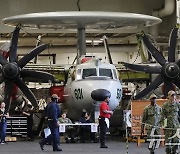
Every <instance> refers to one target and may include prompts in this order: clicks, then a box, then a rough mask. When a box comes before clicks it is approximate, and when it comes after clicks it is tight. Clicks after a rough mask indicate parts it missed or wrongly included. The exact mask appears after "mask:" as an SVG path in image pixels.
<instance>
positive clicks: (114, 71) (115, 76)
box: [113, 69, 118, 79]
mask: <svg viewBox="0 0 180 154" xmlns="http://www.w3.org/2000/svg"><path fill="white" fill-rule="evenodd" d="M113 74H114V79H118V77H117V73H116V70H115V69H113Z"/></svg>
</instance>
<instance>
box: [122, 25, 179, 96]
mask: <svg viewBox="0 0 180 154" xmlns="http://www.w3.org/2000/svg"><path fill="white" fill-rule="evenodd" d="M177 32H178V28H177V27H175V28H173V30H172V32H171V34H170V39H169V48H168V60H166V59H165V58H164V57H163V55H162V54H161V52H160V51H158V50H157V49H156V48H155V47H154V46H153V45H152V43H151V42H150V41H149V39H148V37H147V35H146V34H143V36H142V38H143V41H144V44H145V46H146V47H147V49H148V51H149V52H150V53H151V54H152V56H153V57H154V58H155V59H156V61H157V62H158V63H159V64H160V66H149V65H135V64H129V63H124V64H125V66H126V67H127V68H130V69H132V70H136V71H141V72H146V73H154V74H159V75H158V76H157V77H156V78H155V80H154V81H153V82H151V84H150V85H149V86H147V87H146V88H145V89H144V90H142V91H141V92H140V93H138V94H137V95H136V96H135V99H140V98H142V97H144V96H145V95H147V94H148V93H149V92H151V91H152V90H154V89H156V88H157V87H158V86H159V85H160V84H162V83H163V82H164V87H165V92H164V95H165V97H167V95H168V91H170V90H173V87H174V86H173V84H175V85H176V86H177V87H179V88H180V60H178V61H175V49H176V38H177Z"/></svg>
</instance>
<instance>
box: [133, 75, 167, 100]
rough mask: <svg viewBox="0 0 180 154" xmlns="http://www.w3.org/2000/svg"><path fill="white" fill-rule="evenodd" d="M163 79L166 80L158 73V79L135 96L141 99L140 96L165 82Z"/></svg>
mask: <svg viewBox="0 0 180 154" xmlns="http://www.w3.org/2000/svg"><path fill="white" fill-rule="evenodd" d="M163 81H164V78H163V77H162V76H161V75H158V76H157V77H156V79H155V80H154V81H153V82H151V84H150V85H149V86H147V87H146V88H145V89H144V90H142V91H141V92H140V93H138V94H137V95H136V96H135V99H140V98H142V97H144V96H145V95H147V94H148V93H149V92H151V91H152V90H154V89H156V88H157V87H158V86H159V85H160V84H161V83H163Z"/></svg>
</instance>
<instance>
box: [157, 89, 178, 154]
mask: <svg viewBox="0 0 180 154" xmlns="http://www.w3.org/2000/svg"><path fill="white" fill-rule="evenodd" d="M179 110H180V104H179V103H178V102H177V100H176V93H175V92H174V91H172V90H170V91H169V92H168V100H167V102H165V103H164V105H163V106H162V112H161V120H160V122H161V124H162V125H163V123H164V120H165V119H167V122H166V123H167V124H166V126H165V129H164V134H165V142H166V154H176V153H177V152H176V151H177V149H178V143H179V138H178V136H177V135H176V133H178V132H177V129H178V128H180V123H179ZM179 133H180V132H179ZM179 133H178V134H179ZM171 143H172V144H175V143H177V145H172V146H171V145H170V144H171Z"/></svg>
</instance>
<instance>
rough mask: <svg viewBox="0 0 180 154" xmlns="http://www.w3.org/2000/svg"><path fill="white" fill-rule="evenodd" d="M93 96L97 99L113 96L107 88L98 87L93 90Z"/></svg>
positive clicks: (101, 99)
mask: <svg viewBox="0 0 180 154" xmlns="http://www.w3.org/2000/svg"><path fill="white" fill-rule="evenodd" d="M91 97H92V99H93V100H95V101H104V100H105V98H107V97H109V98H110V97H111V93H110V92H109V91H108V90H106V89H97V90H94V91H92V93H91Z"/></svg>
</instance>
